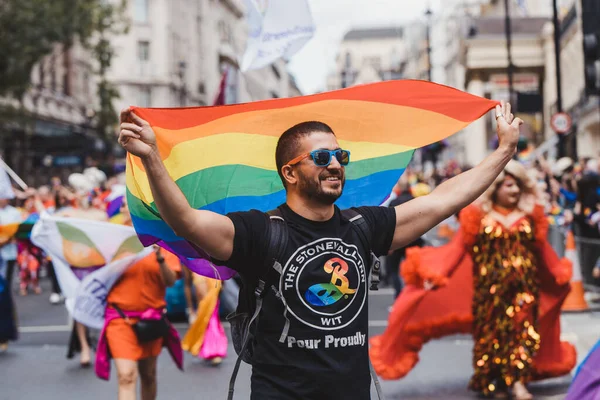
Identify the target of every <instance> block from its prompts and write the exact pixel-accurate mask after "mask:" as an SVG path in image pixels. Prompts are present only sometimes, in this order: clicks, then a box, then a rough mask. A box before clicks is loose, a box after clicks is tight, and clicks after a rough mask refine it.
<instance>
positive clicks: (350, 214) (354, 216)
mask: <svg viewBox="0 0 600 400" xmlns="http://www.w3.org/2000/svg"><path fill="white" fill-rule="evenodd" d="M342 215H343V216H344V217H345V218H346V219H348V220H349V221H350V223H351V224H352V227H353V229H354V230H355V232H357V233H358V237H359V238H360V241H361V243H362V245H363V247H364V248H365V249H366V250H367V251H369V252H370V253H371V260H370V261H371V274H370V275H371V287H370V289H371V290H379V287H378V285H379V275H380V273H381V261H379V257H377V256H376V255H375V253H373V251H372V250H371V246H370V245H369V239H368V238H370V237H372V236H371V228H370V227H369V224H367V221H365V218H364V217H363V216H362V215H361V214H360V213H359V212H358V211H356V210H354V209H352V208H348V209H346V210H342Z"/></svg>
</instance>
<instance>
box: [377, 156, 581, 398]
mask: <svg viewBox="0 0 600 400" xmlns="http://www.w3.org/2000/svg"><path fill="white" fill-rule="evenodd" d="M535 200H536V196H535V188H534V184H533V182H531V181H530V180H529V179H528V177H527V174H526V171H525V169H524V167H523V166H522V165H521V164H519V163H517V162H516V161H511V162H510V163H509V164H508V165H507V166H506V168H505V170H504V173H502V174H501V175H500V176H499V177H498V178H497V179H496V181H495V182H494V184H493V185H492V186H491V187H490V189H489V190H488V191H487V192H486V193H485V194H484V195H483V196H482V197H481V198H480V199H479V200H478V201H477V202H476V203H475V204H472V205H470V206H468V207H467V208H465V209H464V210H463V211H462V212H461V213H460V222H461V229H460V231H459V232H458V234H457V235H456V237H455V238H454V239H453V241H452V242H451V243H450V244H448V245H446V246H442V247H439V248H425V249H421V250H419V249H409V252H408V254H407V260H406V262H405V263H404V264H403V265H402V267H401V270H402V271H403V275H404V279H405V281H406V282H407V289H408V290H406V291H405V292H403V293H402V295H401V296H400V297H399V298H398V300H397V301H396V304H394V307H393V311H392V313H391V314H390V322H389V325H388V328H387V329H386V331H385V332H384V333H383V335H381V336H379V337H375V338H373V339H372V341H371V349H370V354H371V359H372V362H373V365H374V367H375V369H376V371H377V372H378V374H379V375H381V376H382V377H383V378H385V379H398V378H400V377H402V376H404V375H406V374H407V373H408V372H409V371H410V370H411V369H412V368H413V367H414V365H415V364H416V363H417V361H418V351H419V350H420V348H421V346H422V345H423V343H425V342H426V341H428V340H430V339H433V338H438V337H442V336H445V335H449V334H454V333H472V335H473V341H474V348H473V369H474V373H473V376H472V378H471V381H470V383H469V387H470V388H471V389H472V390H475V391H477V392H480V393H482V394H484V395H496V396H498V397H503V396H506V394H507V393H506V392H507V391H508V390H510V391H512V394H513V396H514V398H516V399H518V400H526V399H531V398H532V396H531V394H530V393H529V392H528V391H527V389H526V387H525V384H527V383H528V382H530V381H531V380H533V379H542V378H547V377H552V376H559V375H563V374H567V373H569V371H570V370H571V369H572V368H573V367H574V365H575V361H576V355H575V350H574V348H573V346H571V345H570V344H568V343H561V342H560V319H559V315H560V306H561V304H562V302H563V301H564V298H565V297H566V295H567V293H568V290H569V289H568V282H569V279H570V273H571V271H570V265H569V264H568V262H567V261H566V260H559V259H558V257H557V256H556V254H555V253H554V251H553V250H552V248H551V247H550V245H549V244H548V242H547V240H546V235H547V230H548V222H547V219H546V217H545V215H544V212H543V208H542V207H541V206H540V205H536V204H535ZM432 285H433V286H434V287H435V288H436V290H432V291H431V290H427V288H430V287H431V286H432Z"/></svg>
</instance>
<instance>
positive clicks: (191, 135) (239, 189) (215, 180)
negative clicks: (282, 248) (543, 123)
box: [127, 80, 498, 279]
mask: <svg viewBox="0 0 600 400" xmlns="http://www.w3.org/2000/svg"><path fill="white" fill-rule="evenodd" d="M496 104H498V103H497V102H495V101H491V100H487V99H484V98H481V97H477V96H473V95H471V94H468V93H464V92H461V91H459V90H456V89H453V88H450V87H447V86H442V85H438V84H435V83H430V82H425V81H413V80H402V81H386V82H380V83H374V84H369V85H363V86H355V87H352V88H348V89H342V90H336V91H332V92H327V93H321V94H316V95H310V96H301V97H293V98H285V99H275V100H265V101H258V102H253V103H245V104H235V105H227V106H213V107H198V108H177V109H150V108H137V107H134V108H133V111H134V112H135V113H136V114H137V115H139V116H140V117H141V118H143V119H145V120H146V121H148V122H149V123H150V125H151V126H152V127H153V129H154V131H155V133H156V136H157V143H158V149H159V152H160V154H161V157H162V159H163V161H164V163H165V165H166V168H167V170H168V171H169V173H170V175H171V177H172V178H173V179H174V180H175V182H176V183H177V185H178V186H179V187H180V188H181V190H182V191H183V193H184V194H185V196H186V197H187V199H188V201H189V203H190V205H191V206H192V207H194V208H196V209H203V210H211V211H214V212H217V213H221V214H225V213H228V212H231V211H243V210H250V209H258V210H262V211H268V210H270V209H273V208H275V207H277V206H278V205H280V204H282V203H284V202H285V191H284V189H283V185H282V183H281V181H280V179H279V176H278V174H277V170H276V167H275V146H276V144H277V139H278V138H279V136H280V135H281V134H282V133H283V132H284V131H285V130H287V129H288V128H290V127H292V126H293V125H295V124H297V123H300V122H304V121H312V120H316V121H321V122H324V123H326V124H328V125H329V126H331V128H332V129H333V130H334V132H335V133H336V136H337V139H338V142H339V143H340V146H341V147H342V148H344V149H348V150H350V152H351V153H352V158H351V162H350V164H349V165H348V166H347V167H346V186H345V188H344V194H343V195H342V197H341V198H340V199H339V200H338V201H337V203H336V204H337V205H338V206H339V207H340V208H348V207H353V206H359V205H379V204H381V202H382V201H383V200H384V199H385V198H386V196H388V194H389V193H390V190H391V188H392V187H393V185H394V184H395V183H396V181H397V180H398V178H399V177H400V175H402V173H403V172H404V169H405V168H406V166H407V165H408V163H409V162H410V159H411V157H412V155H413V152H414V150H415V149H417V148H419V147H423V146H426V145H428V144H431V143H434V142H437V141H440V140H442V139H444V138H446V137H448V136H450V135H452V134H453V133H455V132H457V131H459V130H461V129H463V128H464V127H466V126H467V125H469V124H470V123H471V122H473V121H474V120H476V119H478V118H479V117H481V116H482V115H483V114H485V113H486V112H487V111H489V110H490V109H492V108H494V107H495V105H496ZM127 198H128V204H129V208H130V211H131V214H132V219H133V224H134V227H135V230H136V232H137V233H138V236H139V238H140V241H141V242H142V243H143V244H144V245H145V246H148V245H150V244H154V243H158V244H159V245H160V246H162V247H165V248H166V249H167V250H169V251H171V252H173V253H175V254H177V255H179V257H180V258H181V260H182V262H183V263H184V264H185V265H187V266H188V267H189V268H190V269H191V270H193V271H194V272H197V273H199V274H201V275H205V276H209V277H216V278H220V279H227V278H229V277H231V276H232V275H233V271H231V270H229V269H228V268H225V267H218V266H214V265H212V264H211V263H210V262H208V261H207V260H206V259H205V258H206V254H205V253H204V252H203V251H202V250H201V249H199V248H197V247H196V246H194V245H193V244H191V243H189V242H187V241H185V240H184V239H182V238H180V237H178V236H176V235H175V233H174V232H173V231H172V230H171V229H170V228H169V227H168V226H167V225H166V224H165V223H164V222H163V221H162V220H161V218H160V215H159V213H158V210H157V208H156V206H155V204H154V202H153V198H152V193H151V191H150V186H149V184H148V179H147V177H146V173H145V171H144V168H143V166H142V163H141V160H140V159H138V158H137V157H134V156H131V155H128V163H127Z"/></svg>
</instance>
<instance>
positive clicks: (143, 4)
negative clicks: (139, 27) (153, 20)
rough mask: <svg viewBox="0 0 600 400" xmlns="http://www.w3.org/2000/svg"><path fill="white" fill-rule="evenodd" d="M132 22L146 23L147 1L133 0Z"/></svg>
mask: <svg viewBox="0 0 600 400" xmlns="http://www.w3.org/2000/svg"><path fill="white" fill-rule="evenodd" d="M133 20H134V21H135V22H139V23H147V22H148V0H134V2H133Z"/></svg>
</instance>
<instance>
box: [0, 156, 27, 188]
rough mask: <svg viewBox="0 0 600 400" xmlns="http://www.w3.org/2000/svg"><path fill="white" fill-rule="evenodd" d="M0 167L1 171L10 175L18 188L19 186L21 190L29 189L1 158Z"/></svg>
mask: <svg viewBox="0 0 600 400" xmlns="http://www.w3.org/2000/svg"><path fill="white" fill-rule="evenodd" d="M0 167H2V169H4V170H5V171H6V172H7V173H8V175H10V177H11V178H13V180H14V181H15V182H17V184H18V185H19V186H21V189H23V190H27V189H29V186H27V184H26V183H25V182H23V179H21V178H19V175H17V174H16V173H15V171H13V170H12V168H10V167H9V166H8V164H7V163H5V162H4V160H3V159H2V158H0Z"/></svg>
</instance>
